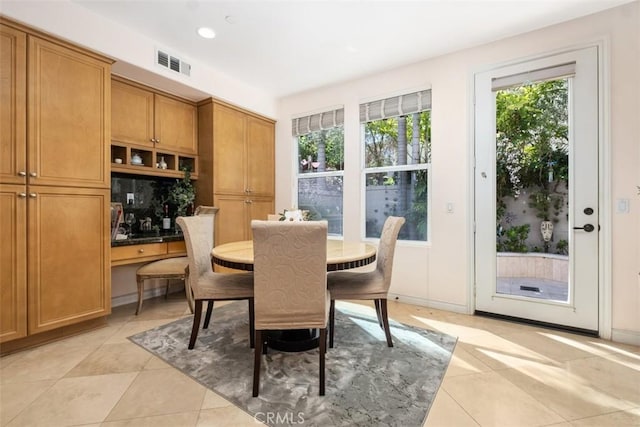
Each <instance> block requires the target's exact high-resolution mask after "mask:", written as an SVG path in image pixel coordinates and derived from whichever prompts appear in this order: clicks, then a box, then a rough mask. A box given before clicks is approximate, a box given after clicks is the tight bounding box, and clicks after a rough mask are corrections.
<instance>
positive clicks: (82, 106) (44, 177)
mask: <svg viewBox="0 0 640 427" xmlns="http://www.w3.org/2000/svg"><path fill="white" fill-rule="evenodd" d="M28 39H29V46H28V59H29V66H28V72H27V79H28V84H29V91H28V93H29V99H28V101H27V117H28V120H29V121H28V128H27V131H28V132H27V135H28V149H27V159H28V166H27V173H28V174H29V183H30V184H36V185H62V186H68V187H93V188H109V187H110V185H111V173H110V171H109V163H108V161H107V159H108V157H109V134H110V132H109V122H110V119H109V117H110V111H111V108H110V99H111V97H110V86H111V85H110V76H111V66H110V63H108V62H105V60H104V58H101V57H94V56H91V55H89V54H87V53H83V52H78V51H75V50H73V49H70V48H69V47H67V46H65V45H61V44H57V43H55V42H53V41H50V40H46V39H42V38H39V37H35V36H29V38H28Z"/></svg>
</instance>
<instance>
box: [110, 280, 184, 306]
mask: <svg viewBox="0 0 640 427" xmlns="http://www.w3.org/2000/svg"><path fill="white" fill-rule="evenodd" d="M175 288H176V287H175V285H173V286H172V287H171V289H169V292H174V291H175ZM183 292H184V291H183ZM164 294H165V287H164V286H159V287H156V288H149V289H145V291H144V293H143V294H142V299H143V300H147V299H150V298H155V297H159V296H164ZM132 303H136V304H137V303H138V293H137V292H132V293H130V294H125V295H119V296H117V297H113V298H112V299H111V307H119V306H121V305H127V304H132Z"/></svg>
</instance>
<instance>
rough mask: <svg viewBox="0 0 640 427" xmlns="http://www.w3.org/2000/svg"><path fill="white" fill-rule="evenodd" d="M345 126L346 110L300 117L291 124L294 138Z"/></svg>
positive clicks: (341, 109)
mask: <svg viewBox="0 0 640 427" xmlns="http://www.w3.org/2000/svg"><path fill="white" fill-rule="evenodd" d="M343 124H344V108H340V109H338V110H331V111H324V112H322V113H317V114H312V115H310V116H304V117H298V118H295V119H293V120H292V122H291V132H292V134H293V136H300V135H306V134H308V133H311V132H315V131H319V130H324V129H331V128H334V127H337V126H342V125H343Z"/></svg>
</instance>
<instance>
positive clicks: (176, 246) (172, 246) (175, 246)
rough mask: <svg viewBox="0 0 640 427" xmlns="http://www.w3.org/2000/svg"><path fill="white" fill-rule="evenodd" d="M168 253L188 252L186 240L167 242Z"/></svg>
mask: <svg viewBox="0 0 640 427" xmlns="http://www.w3.org/2000/svg"><path fill="white" fill-rule="evenodd" d="M167 253H168V254H185V255H186V253H187V247H186V246H185V244H184V240H179V241H175V242H167Z"/></svg>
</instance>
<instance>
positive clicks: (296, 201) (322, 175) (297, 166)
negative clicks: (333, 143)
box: [292, 105, 346, 239]
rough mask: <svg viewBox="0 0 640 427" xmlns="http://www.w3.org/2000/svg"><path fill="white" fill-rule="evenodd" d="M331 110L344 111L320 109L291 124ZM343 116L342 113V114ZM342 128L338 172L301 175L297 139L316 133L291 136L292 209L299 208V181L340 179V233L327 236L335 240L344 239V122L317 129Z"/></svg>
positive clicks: (331, 109) (338, 107)
mask: <svg viewBox="0 0 640 427" xmlns="http://www.w3.org/2000/svg"><path fill="white" fill-rule="evenodd" d="M333 110H344V106H342V105H340V106H336V107H332V108H328V109H321V110H318V111H317V112H314V113H311V114H305V115H301V116H296V117H293V118H292V122H293V121H294V120H298V119H299V118H301V117H306V116H313V115H317V114H324V113H330V112H332V111H333ZM343 114H344V113H343ZM338 127H339V128H342V157H343V159H342V160H343V163H342V165H343V166H342V169H340V170H333V171H322V172H313V173H301V172H300V164H299V162H300V152H299V149H300V144H299V140H298V138H299V137H300V136H303V135H308V134H309V133H312V132H316V131H317V130H313V131H312V132H308V133H305V134H300V135H298V136H292V139H293V146H294V150H293V153H294V155H293V168H294V169H293V170H294V171H295V174H294V175H295V178H294V181H295V182H294V185H293V195H292V196H293V197H292V199H293V200H294V207H300V200H299V189H300V185H299V184H300V179H314V178H327V177H341V178H342V233H341V234H335V233H331V234H329V236H328V237H329V238H335V239H343V238H344V187H345V186H344V175H345V174H344V171H345V168H346V164H345V162H344V152H345V147H344V146H345V139H344V128H345V125H344V122H342V123H341V124H338V125H336V126H331V127H330V128H323V129H319V130H328V129H333V128H338Z"/></svg>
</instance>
